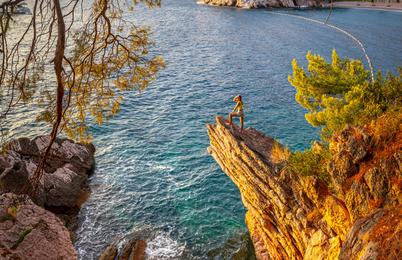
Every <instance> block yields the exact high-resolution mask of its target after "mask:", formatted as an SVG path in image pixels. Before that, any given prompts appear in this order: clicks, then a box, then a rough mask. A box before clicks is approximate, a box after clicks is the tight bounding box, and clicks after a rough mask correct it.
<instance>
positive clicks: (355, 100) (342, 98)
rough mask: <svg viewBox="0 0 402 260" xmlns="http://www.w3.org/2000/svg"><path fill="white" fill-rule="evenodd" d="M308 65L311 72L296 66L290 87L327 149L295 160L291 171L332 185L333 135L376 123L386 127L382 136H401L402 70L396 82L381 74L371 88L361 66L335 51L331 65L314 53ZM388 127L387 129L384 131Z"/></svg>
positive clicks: (313, 150)
mask: <svg viewBox="0 0 402 260" xmlns="http://www.w3.org/2000/svg"><path fill="white" fill-rule="evenodd" d="M307 60H308V67H307V71H305V70H304V69H303V68H302V67H299V66H298V63H297V61H296V60H293V62H292V66H293V74H292V75H290V76H289V82H290V83H291V84H292V86H293V87H295V88H296V91H297V92H296V101H297V102H299V103H300V105H302V106H303V107H304V108H306V109H307V111H308V113H307V114H306V115H305V117H306V120H307V121H308V122H309V123H310V124H311V125H312V126H315V127H321V129H322V132H321V133H322V135H321V136H322V139H323V140H322V141H323V143H324V144H325V146H322V145H321V146H317V145H313V146H312V147H311V148H310V149H307V150H305V151H303V152H296V153H294V154H292V155H291V156H290V157H289V160H288V168H289V169H290V170H291V171H292V172H294V173H298V174H301V175H304V176H308V175H315V176H318V177H319V178H320V179H322V180H323V181H324V182H326V183H327V184H329V182H330V178H329V175H328V173H327V170H326V168H327V164H328V162H329V160H330V159H331V154H330V152H329V149H328V146H327V143H328V142H329V141H330V138H331V136H332V135H333V134H334V133H336V132H339V131H340V130H342V129H343V128H344V127H345V126H346V125H348V124H350V125H354V126H369V125H371V124H373V122H377V121H378V122H377V123H376V125H382V127H379V126H376V127H374V128H375V131H379V132H381V134H379V133H378V134H377V135H378V136H380V135H381V136H382V135H384V134H383V132H384V131H387V132H391V133H392V134H390V135H391V137H392V136H394V135H395V133H397V132H398V131H399V125H400V124H399V122H400V118H401V113H402V69H399V75H396V76H395V75H392V74H388V75H387V76H385V77H384V76H382V75H381V74H380V73H378V74H377V76H376V79H375V81H374V82H371V81H370V78H369V72H368V71H366V70H365V69H364V66H363V64H362V62H361V61H358V60H349V59H347V58H345V59H340V58H339V56H338V54H337V53H336V51H335V50H333V52H332V61H331V63H327V62H326V61H325V59H324V58H322V57H321V56H319V55H315V54H314V55H313V54H311V52H308V53H307ZM390 115H393V116H394V117H395V118H396V119H398V120H394V121H395V122H393V121H392V124H389V123H386V122H389V121H390V118H389V116H390ZM381 119H382V120H381ZM385 126H387V129H384V127H385ZM377 128H378V129H377ZM380 128H381V129H380ZM382 139H384V138H382ZM388 139H389V138H388Z"/></svg>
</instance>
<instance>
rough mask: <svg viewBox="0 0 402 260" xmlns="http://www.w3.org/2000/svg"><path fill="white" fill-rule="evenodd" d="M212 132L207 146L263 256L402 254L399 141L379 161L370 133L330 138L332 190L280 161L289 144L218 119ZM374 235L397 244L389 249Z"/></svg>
mask: <svg viewBox="0 0 402 260" xmlns="http://www.w3.org/2000/svg"><path fill="white" fill-rule="evenodd" d="M208 135H209V137H210V147H209V149H208V151H209V152H210V154H211V155H212V156H213V157H214V159H215V160H216V161H217V162H218V164H219V165H220V166H221V168H222V170H223V171H224V172H225V173H226V174H227V175H228V176H229V177H230V178H231V179H232V180H233V182H234V183H235V184H236V185H237V187H238V188H239V190H240V193H241V198H242V201H243V204H244V206H245V207H246V208H247V213H246V220H245V221H246V224H247V227H248V229H249V232H250V235H251V239H252V241H253V244H254V248H255V251H256V256H257V258H258V259H337V258H338V257H341V259H355V258H357V257H358V255H356V254H355V253H356V252H360V253H361V255H365V256H367V257H366V258H363V259H376V256H377V255H378V256H380V255H382V254H383V253H382V252H385V251H389V252H394V254H397V257H396V258H395V259H398V258H401V254H402V252H401V250H400V245H399V246H398V243H397V242H395V241H398V240H399V241H400V240H401V238H402V233H401V232H399V231H397V230H400V229H401V223H402V214H401V198H402V196H401V183H402V182H401V179H402V173H401V169H400V165H401V158H402V155H401V153H402V147H399V146H398V145H400V144H397V145H394V146H392V147H391V148H392V149H388V150H386V152H383V151H377V152H376V154H380V155H381V157H380V158H377V157H376V156H375V155H374V154H373V153H374V152H373V151H375V150H376V149H380V148H378V147H373V145H374V144H373V143H372V141H371V140H372V138H371V136H370V134H369V133H367V132H365V131H364V130H363V129H357V128H346V129H345V130H344V131H343V132H342V133H340V134H339V135H338V136H336V137H334V139H333V140H331V142H330V148H331V153H332V154H333V159H332V161H331V162H330V164H329V169H328V171H329V173H330V175H331V183H332V184H333V186H334V187H332V188H329V187H328V186H327V185H326V184H325V183H323V182H322V181H321V180H319V179H318V178H317V177H315V176H301V175H299V174H294V173H291V172H289V171H288V170H287V168H286V166H284V165H283V162H281V160H278V157H279V158H280V157H283V156H282V155H284V154H286V152H287V151H286V149H284V148H283V147H282V146H281V145H280V144H279V143H277V142H276V141H275V140H274V139H273V138H271V137H269V136H266V135H264V134H262V133H260V132H258V131H257V130H255V129H252V128H248V129H244V130H243V131H242V132H240V130H239V129H238V127H237V126H233V127H230V126H229V125H228V123H227V121H226V120H225V119H223V118H220V117H218V118H217V120H216V124H215V125H208ZM398 147H399V148H398ZM281 154H282V155H281ZM378 209H379V211H376V210H378ZM375 212H377V213H375ZM376 214H377V215H376ZM391 216H392V217H391ZM385 219H387V220H388V221H384V220H385ZM391 219H392V221H391ZM378 223H381V225H380V224H378ZM382 225H384V227H382ZM393 228H395V229H397V230H396V231H395V232H392V229H393ZM376 234H381V235H380V237H381V239H383V240H384V239H385V240H386V241H392V243H391V242H390V243H388V245H387V247H386V249H384V250H385V251H384V250H383V248H381V247H383V246H382V244H381V243H382V242H379V241H380V240H378V236H376ZM359 241H360V242H359ZM360 253H359V254H360ZM384 254H385V253H384ZM378 259H382V258H381V257H378Z"/></svg>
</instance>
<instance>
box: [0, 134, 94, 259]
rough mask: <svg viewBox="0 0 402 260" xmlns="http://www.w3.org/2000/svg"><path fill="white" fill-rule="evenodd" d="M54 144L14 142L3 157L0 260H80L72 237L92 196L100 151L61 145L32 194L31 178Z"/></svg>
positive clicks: (0, 160)
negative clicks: (96, 155)
mask: <svg viewBox="0 0 402 260" xmlns="http://www.w3.org/2000/svg"><path fill="white" fill-rule="evenodd" d="M49 140H50V138H49V137H48V136H39V137H36V138H34V139H32V140H31V139H28V138H19V139H15V140H12V141H11V142H9V143H8V144H7V145H6V151H5V152H4V153H3V154H1V155H0V194H1V195H0V258H1V259H3V258H5V259H76V258H77V255H76V252H75V249H74V248H73V244H72V241H71V239H70V234H69V232H68V231H73V230H74V229H75V227H76V223H77V221H76V214H77V213H78V211H79V208H80V206H81V204H82V203H83V202H84V201H85V199H86V198H87V196H88V194H89V189H88V187H87V178H88V173H89V172H90V170H91V168H92V167H93V165H94V152H95V148H94V146H93V145H83V144H78V143H74V142H73V141H71V140H68V139H56V141H55V142H54V144H53V145H52V147H51V150H50V154H49V156H48V159H47V161H46V165H45V167H44V172H43V176H42V178H41V180H40V182H39V184H38V186H37V189H36V191H35V192H33V188H32V187H33V183H32V176H33V174H34V172H35V170H36V168H37V166H38V164H39V162H40V160H41V158H42V155H43V154H44V151H45V149H46V148H47V146H48V144H49ZM28 195H29V196H30V197H28ZM34 202H35V203H34ZM55 214H56V215H57V216H56V215H55ZM66 227H67V228H68V229H67V228H66ZM73 233H74V232H71V235H73Z"/></svg>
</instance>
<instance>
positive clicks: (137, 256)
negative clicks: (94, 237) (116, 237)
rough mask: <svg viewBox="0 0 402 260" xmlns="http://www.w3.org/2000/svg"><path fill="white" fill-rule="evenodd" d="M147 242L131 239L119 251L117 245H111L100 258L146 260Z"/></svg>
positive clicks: (107, 259) (109, 259) (102, 259)
mask: <svg viewBox="0 0 402 260" xmlns="http://www.w3.org/2000/svg"><path fill="white" fill-rule="evenodd" d="M146 247H147V243H146V242H145V240H142V239H136V238H131V239H129V240H127V241H126V242H125V243H124V245H123V246H122V247H121V248H120V249H119V248H118V246H117V245H116V243H113V244H111V245H109V246H108V247H107V248H106V249H105V250H104V251H103V252H102V254H101V256H100V257H99V260H114V259H117V260H143V259H145V249H146Z"/></svg>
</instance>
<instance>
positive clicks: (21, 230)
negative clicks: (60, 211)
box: [0, 193, 77, 260]
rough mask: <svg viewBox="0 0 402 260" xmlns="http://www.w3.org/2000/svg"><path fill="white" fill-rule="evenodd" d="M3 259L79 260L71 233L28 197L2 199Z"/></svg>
mask: <svg viewBox="0 0 402 260" xmlns="http://www.w3.org/2000/svg"><path fill="white" fill-rule="evenodd" d="M0 258H1V259H32V260H35V259H38V260H41V259H49V260H51V259H66V260H69V259H77V254H76V251H75V249H74V247H73V244H72V242H71V239H70V233H69V231H68V230H67V229H66V227H64V225H63V223H62V222H61V221H60V219H59V218H58V217H57V216H55V215H54V214H53V213H51V212H49V211H47V210H45V209H43V208H41V207H39V206H37V205H36V204H34V203H33V202H32V201H31V199H30V198H29V197H28V196H27V195H15V194H12V193H3V194H2V195H0Z"/></svg>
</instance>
